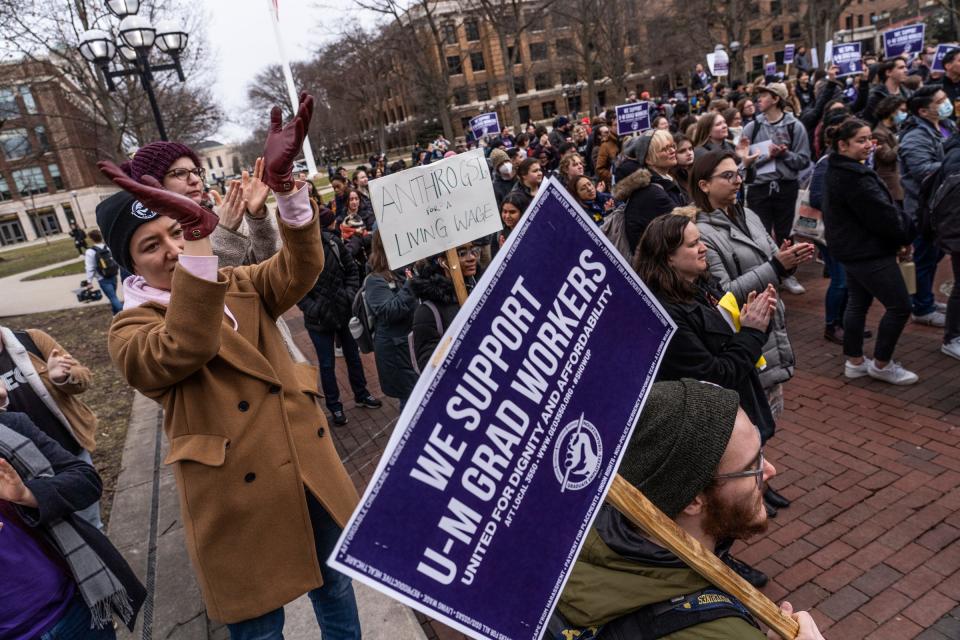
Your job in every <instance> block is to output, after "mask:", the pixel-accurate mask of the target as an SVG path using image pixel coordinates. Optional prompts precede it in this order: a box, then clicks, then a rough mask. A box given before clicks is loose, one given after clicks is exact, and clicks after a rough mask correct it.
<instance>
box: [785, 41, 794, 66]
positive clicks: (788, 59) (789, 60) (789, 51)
mask: <svg viewBox="0 0 960 640" xmlns="http://www.w3.org/2000/svg"><path fill="white" fill-rule="evenodd" d="M796 52H797V47H796V45H793V44H787V45H784V46H783V64H784V65H788V64H793V56H794V55H795V54H796Z"/></svg>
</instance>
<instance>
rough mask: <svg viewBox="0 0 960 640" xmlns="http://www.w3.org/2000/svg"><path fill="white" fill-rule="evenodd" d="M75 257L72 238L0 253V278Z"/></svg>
mask: <svg viewBox="0 0 960 640" xmlns="http://www.w3.org/2000/svg"><path fill="white" fill-rule="evenodd" d="M76 257H78V256H77V250H76V248H75V247H74V246H73V238H61V239H59V240H51V241H50V244H49V245H47V244H34V245H30V246H29V247H21V248H19V249H10V250H8V251H0V278H5V277H6V276H12V275H14V274H17V273H23V272H24V271H30V270H31V269H37V268H38V267H44V266H46V265H48V264H55V263H57V262H63V261H64V260H69V259H71V258H76Z"/></svg>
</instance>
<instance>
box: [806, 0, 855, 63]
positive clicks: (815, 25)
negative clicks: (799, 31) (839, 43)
mask: <svg viewBox="0 0 960 640" xmlns="http://www.w3.org/2000/svg"><path fill="white" fill-rule="evenodd" d="M852 3H853V0H807V12H806V14H805V16H804V18H805V22H806V23H807V28H808V30H809V36H810V46H811V47H817V48H818V51H819V52H820V55H821V56H822V55H823V54H824V49H823V45H824V44H826V42H827V40H832V39H833V32H834V31H836V29H837V23H838V21H839V20H840V16H842V15H843V13H844V11H846V10H847V7H849V6H850V5H851V4H852Z"/></svg>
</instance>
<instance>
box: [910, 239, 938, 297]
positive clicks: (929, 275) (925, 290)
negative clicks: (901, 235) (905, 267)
mask: <svg viewBox="0 0 960 640" xmlns="http://www.w3.org/2000/svg"><path fill="white" fill-rule="evenodd" d="M943 255H944V254H943V251H942V250H940V248H938V247H937V245H936V244H935V243H933V242H930V241H928V240H925V239H924V237H923V236H922V235H919V236H917V239H916V240H914V241H913V262H914V264H916V265H917V292H916V293H915V294H914V295H912V296H910V299H911V300H912V301H913V315H915V316H924V315H926V314H928V313H931V312H933V311H936V310H937V305H936V304H935V300H934V297H933V278H934V276H936V275H937V265H938V264H940V260H941V259H942V258H943Z"/></svg>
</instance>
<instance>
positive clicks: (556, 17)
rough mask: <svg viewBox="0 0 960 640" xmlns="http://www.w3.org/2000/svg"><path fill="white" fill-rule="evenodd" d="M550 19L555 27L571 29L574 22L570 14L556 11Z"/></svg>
mask: <svg viewBox="0 0 960 640" xmlns="http://www.w3.org/2000/svg"><path fill="white" fill-rule="evenodd" d="M550 19H551V21H552V22H553V28H554V29H569V28H570V26H571V22H572V20H571V18H570V16H569V15H567V14H565V13H554V14H552V16H551V18H550Z"/></svg>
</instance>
